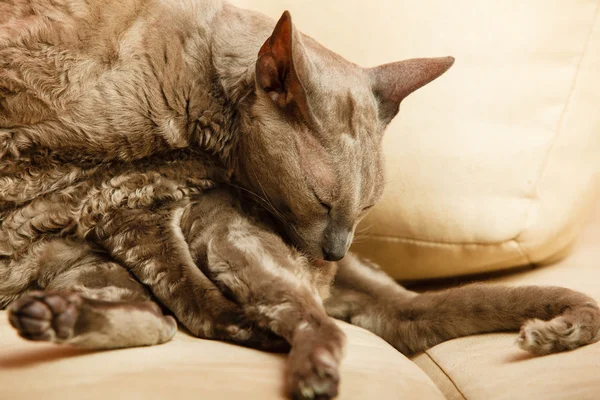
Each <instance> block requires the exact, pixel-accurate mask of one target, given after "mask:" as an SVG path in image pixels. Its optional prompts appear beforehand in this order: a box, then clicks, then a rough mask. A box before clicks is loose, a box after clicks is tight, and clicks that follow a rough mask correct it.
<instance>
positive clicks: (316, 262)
mask: <svg viewBox="0 0 600 400" xmlns="http://www.w3.org/2000/svg"><path fill="white" fill-rule="evenodd" d="M330 263H331V261H326V260H313V264H314V265H315V266H316V267H319V268H324V267H326V266H328V265H329V264H330Z"/></svg>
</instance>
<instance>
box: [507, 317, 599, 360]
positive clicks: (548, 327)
mask: <svg viewBox="0 0 600 400" xmlns="http://www.w3.org/2000/svg"><path fill="white" fill-rule="evenodd" d="M583 311H584V313H585V314H586V315H578V317H579V318H574V317H573V316H559V317H556V318H554V319H552V320H550V321H542V320H539V319H534V320H531V321H528V322H526V323H525V324H524V325H523V326H522V327H521V332H520V333H519V337H518V338H517V345H518V346H519V347H520V348H521V349H523V350H525V351H528V352H530V353H532V354H535V355H545V354H550V353H557V352H560V351H567V350H573V349H575V348H577V347H580V346H585V345H587V344H590V343H594V342H597V341H598V340H599V339H600V331H599V321H600V318H599V317H600V314H599V313H598V310H597V309H587V310H583ZM580 314H582V313H580ZM582 317H583V318H582Z"/></svg>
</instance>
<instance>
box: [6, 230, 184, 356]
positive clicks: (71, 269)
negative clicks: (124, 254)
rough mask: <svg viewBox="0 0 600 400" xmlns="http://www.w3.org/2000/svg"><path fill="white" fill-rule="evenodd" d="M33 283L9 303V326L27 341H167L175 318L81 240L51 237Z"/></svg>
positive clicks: (93, 344)
mask: <svg viewBox="0 0 600 400" xmlns="http://www.w3.org/2000/svg"><path fill="white" fill-rule="evenodd" d="M38 255H39V256H40V257H39V260H37V266H38V268H39V278H38V281H37V282H36V283H37V285H36V286H38V287H40V288H42V291H32V292H28V293H25V294H24V295H22V296H21V297H20V298H19V299H18V300H16V301H15V302H14V303H12V305H11V306H10V307H9V309H8V312H9V319H10V323H11V325H12V326H13V327H14V328H15V329H17V331H18V332H19V335H20V336H22V337H23V338H25V339H29V340H38V341H39V340H42V341H51V342H55V343H68V344H73V345H76V346H79V347H85V348H94V349H107V348H120V347H133V346H147V345H154V344H160V343H164V342H166V341H168V340H170V339H171V338H172V337H173V335H174V334H175V332H176V330H177V324H176V322H175V320H174V319H173V318H172V317H170V316H165V315H163V313H162V311H161V310H160V307H159V306H158V305H157V304H156V303H155V302H153V301H152V300H151V299H150V297H149V295H148V294H147V292H146V290H145V289H144V287H143V286H142V285H141V284H140V283H139V282H137V281H135V280H134V279H133V278H132V277H131V276H130V275H129V273H128V272H127V270H126V269H125V268H123V267H121V266H120V265H119V264H117V263H115V262H113V261H112V260H110V259H108V258H107V257H106V256H104V255H103V254H98V253H94V252H93V251H92V249H91V248H90V247H89V246H88V245H86V244H85V243H78V242H71V241H65V240H55V241H51V242H48V243H46V245H45V248H44V249H43V251H41V252H39V253H38Z"/></svg>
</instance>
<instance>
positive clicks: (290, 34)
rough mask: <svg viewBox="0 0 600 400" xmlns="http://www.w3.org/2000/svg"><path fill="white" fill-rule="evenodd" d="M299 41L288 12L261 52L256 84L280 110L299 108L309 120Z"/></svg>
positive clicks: (280, 20) (278, 23)
mask: <svg viewBox="0 0 600 400" xmlns="http://www.w3.org/2000/svg"><path fill="white" fill-rule="evenodd" d="M297 41H298V37H297V32H295V29H294V26H293V25H292V17H291V15H290V13H289V12H288V11H285V12H284V13H283V15H282V16H281V18H280V19H279V21H278V22H277V25H276V26H275V29H274V30H273V33H272V34H271V36H270V37H269V38H268V39H267V41H266V42H265V43H264V44H263V45H262V47H261V48H260V51H259V52H258V59H257V61H256V82H257V85H258V87H259V89H260V90H263V91H264V92H265V93H266V94H268V95H269V97H270V99H271V101H272V102H273V103H274V104H275V105H276V106H277V107H279V108H280V109H282V110H284V109H290V108H296V109H297V111H299V112H300V113H301V114H302V116H303V117H305V118H307V119H308V118H310V110H309V106H308V101H307V98H306V92H305V90H304V86H303V85H302V81H301V71H300V70H301V69H302V68H301V65H299V64H300V63H301V62H302V61H303V60H302V59H301V56H302V55H301V54H299V49H298V43H297Z"/></svg>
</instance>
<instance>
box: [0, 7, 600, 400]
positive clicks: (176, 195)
mask: <svg viewBox="0 0 600 400" xmlns="http://www.w3.org/2000/svg"><path fill="white" fill-rule="evenodd" d="M453 61H454V60H453V58H451V57H444V58H432V59H413V60H407V61H401V62H397V63H392V64H386V65H383V66H380V67H375V68H369V69H364V68H361V67H359V66H357V65H355V64H352V63H350V62H348V61H346V60H345V59H343V58H342V57H340V56H338V55H336V54H335V53H333V52H331V51H329V50H327V49H325V48H324V47H322V46H321V45H319V44H318V43H317V42H316V41H314V40H313V39H311V38H310V37H308V36H305V35H302V34H301V33H300V32H298V31H297V30H296V28H295V26H294V25H293V24H292V21H291V16H290V14H289V13H288V12H285V13H284V14H283V15H282V17H281V18H280V19H279V21H277V22H275V21H272V20H271V19H269V18H267V17H265V16H263V15H261V14H258V13H254V12H251V11H247V10H242V9H238V8H236V7H234V6H232V5H230V4H228V3H226V2H221V1H217V0H187V1H178V2H173V1H166V0H162V1H161V0H145V1H134V0H124V1H122V0H105V1H100V0H92V1H89V0H88V1H83V0H53V1H50V0H37V1H27V0H13V1H8V2H7V1H5V2H2V3H0V223H1V225H0V307H8V310H9V319H10V322H11V324H12V325H13V326H14V327H15V328H16V329H17V331H18V333H19V334H20V335H21V336H22V337H24V338H26V339H30V340H43V341H52V342H55V343H69V344H72V345H77V346H81V347H88V348H95V349H103V348H117V347H129V346H142V345H154V344H159V343H164V342H166V341H168V340H170V339H171V338H172V337H173V335H174V334H175V331H176V329H177V322H176V320H177V321H178V322H179V323H181V324H182V325H183V326H184V327H185V328H186V329H187V330H188V331H189V332H190V333H192V334H193V335H195V336H198V337H202V338H210V339H219V340H226V341H232V342H235V343H239V344H243V345H247V346H253V347H257V348H260V349H265V350H273V351H281V350H288V349H289V348H291V350H290V355H289V361H288V371H287V375H286V376H287V387H288V390H289V394H290V396H292V397H295V398H305V399H313V398H318V399H326V398H332V397H335V396H336V395H337V392H338V384H339V372H338V368H339V364H340V362H341V360H342V357H343V351H344V341H345V338H344V334H343V332H342V331H341V330H340V329H339V327H338V326H337V325H336V324H335V323H334V322H333V319H332V318H331V317H334V318H338V319H342V320H345V321H348V322H350V323H353V324H355V325H358V326H361V327H363V328H366V329H368V330H370V331H372V332H374V333H375V334H377V335H379V336H381V337H382V338H383V339H385V340H386V341H388V342H389V343H390V344H392V345H393V346H394V347H396V348H397V349H398V350H399V351H401V352H402V353H404V354H411V353H415V352H419V351H422V350H424V349H426V348H428V347H431V346H434V345H435V344H438V343H440V342H442V341H445V340H449V339H452V338H455V337H459V336H465V335H471V334H476V333H482V332H492V331H500V330H519V329H520V333H519V336H518V343H519V345H520V346H521V347H522V348H523V349H525V350H528V351H530V352H531V353H534V354H547V353H551V352H556V351H563V350H568V349H572V348H575V347H578V346H582V345H585V344H589V343H593V342H596V341H598V340H599V339H600V334H599V331H600V311H599V309H598V305H597V303H596V302H595V301H594V300H593V299H591V298H590V297H588V296H586V295H584V294H581V293H578V292H575V291H572V290H568V289H564V288H557V287H534V286H530V287H500V286H492V285H468V286H464V287H460V288H455V289H450V290H447V291H442V292H430V293H415V292H412V291H409V290H407V289H405V288H403V287H402V286H400V285H398V284H397V283H396V282H394V281H393V280H392V279H391V278H389V277H388V276H387V275H386V274H385V273H384V272H382V271H381V270H380V269H379V268H378V267H377V266H375V265H373V264H371V263H370V262H368V261H366V260H361V259H359V258H358V257H356V256H354V255H352V254H351V253H348V247H349V246H350V243H351V242H352V238H353V235H354V231H355V228H356V225H357V224H358V222H359V221H360V220H361V219H362V218H363V217H364V215H365V214H366V213H367V212H368V211H369V209H370V208H371V207H372V206H373V205H374V204H376V203H377V201H378V200H379V198H380V197H381V194H382V192H383V187H384V178H383V158H382V151H381V139H382V135H383V132H384V129H385V127H386V126H387V125H388V124H389V122H390V121H391V120H392V119H393V118H394V117H395V116H396V114H397V113H398V111H399V106H400V103H401V101H402V100H403V99H404V98H405V97H406V96H407V95H409V94H410V93H412V92H413V91H415V90H417V89H418V88H420V87H422V86H423V85H425V84H427V83H429V82H430V81H432V80H433V79H436V78H437V77H439V76H440V75H441V74H443V73H444V72H445V71H446V70H448V68H450V66H451V65H452V64H453ZM173 316H174V317H175V318H176V319H175V318H173Z"/></svg>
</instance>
